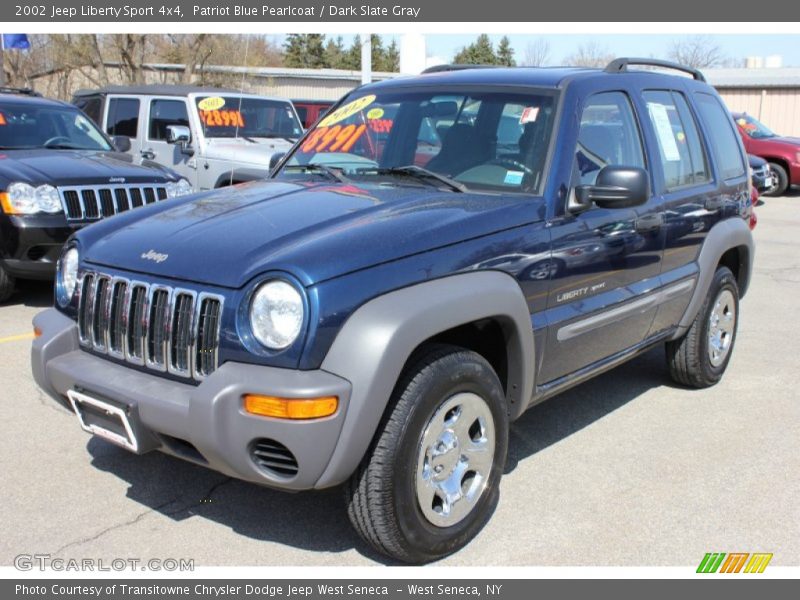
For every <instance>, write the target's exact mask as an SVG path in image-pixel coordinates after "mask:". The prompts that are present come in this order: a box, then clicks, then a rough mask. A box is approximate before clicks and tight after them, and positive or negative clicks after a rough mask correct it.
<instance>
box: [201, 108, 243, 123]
mask: <svg viewBox="0 0 800 600" xmlns="http://www.w3.org/2000/svg"><path fill="white" fill-rule="evenodd" d="M200 120H201V121H203V124H204V125H205V126H206V127H244V117H243V116H242V113H241V112H239V111H238V110H201V111H200Z"/></svg>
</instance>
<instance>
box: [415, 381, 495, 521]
mask: <svg viewBox="0 0 800 600" xmlns="http://www.w3.org/2000/svg"><path fill="white" fill-rule="evenodd" d="M495 444H496V440H495V431H494V418H493V417H492V412H491V410H490V409H489V405H488V404H487V403H486V401H485V400H484V399H483V398H481V397H480V396H478V395H477V394H474V393H471V392H462V393H459V394H455V395H454V396H451V397H450V398H448V399H447V400H445V401H444V402H443V403H442V404H441V405H440V406H439V408H437V409H436V412H434V414H433V416H432V417H431V419H430V420H429V421H428V424H427V425H426V426H425V432H424V433H423V434H422V442H421V443H420V447H419V450H418V457H417V476H416V493H417V502H418V503H419V507H420V509H421V510H422V514H423V515H425V518H426V519H427V520H428V521H429V522H430V523H432V524H433V525H436V526H437V527H450V526H452V525H455V524H456V523H458V522H460V521H461V520H463V519H464V518H465V517H466V516H467V515H469V513H470V512H471V511H472V509H473V508H475V505H476V504H477V502H478V500H479V499H480V497H481V495H482V494H483V492H484V490H485V489H486V484H487V482H488V481H489V475H490V473H491V470H492V465H493V464H494V453H495Z"/></svg>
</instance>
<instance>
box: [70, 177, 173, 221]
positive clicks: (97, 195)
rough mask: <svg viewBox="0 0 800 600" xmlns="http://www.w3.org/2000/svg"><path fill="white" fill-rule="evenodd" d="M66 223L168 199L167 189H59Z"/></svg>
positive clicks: (129, 186)
mask: <svg viewBox="0 0 800 600" xmlns="http://www.w3.org/2000/svg"><path fill="white" fill-rule="evenodd" d="M58 192H59V194H60V196H61V204H62V206H63V207H64V214H65V215H66V216H67V220H68V221H86V220H96V219H101V218H103V217H111V216H113V215H115V214H117V213H120V212H125V211H126V210H130V209H131V208H136V207H139V206H144V205H145V204H153V203H155V202H159V201H161V200H166V199H167V188H166V187H164V186H153V185H152V184H108V185H82V186H63V187H59V188H58Z"/></svg>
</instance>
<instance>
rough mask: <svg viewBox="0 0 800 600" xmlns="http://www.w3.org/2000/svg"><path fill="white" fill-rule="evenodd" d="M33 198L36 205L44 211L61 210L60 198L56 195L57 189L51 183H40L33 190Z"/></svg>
mask: <svg viewBox="0 0 800 600" xmlns="http://www.w3.org/2000/svg"><path fill="white" fill-rule="evenodd" d="M33 199H34V203H35V204H36V207H37V208H38V209H39V210H40V211H42V212H46V213H57V212H61V211H62V210H63V208H61V199H60V198H59V197H58V190H57V189H56V188H54V187H53V186H52V185H47V184H45V185H40V186H39V187H37V188H36V189H35V190H33Z"/></svg>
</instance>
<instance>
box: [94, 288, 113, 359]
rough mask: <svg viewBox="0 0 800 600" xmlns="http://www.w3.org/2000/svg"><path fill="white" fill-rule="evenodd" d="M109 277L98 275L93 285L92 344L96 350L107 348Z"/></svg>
mask: <svg viewBox="0 0 800 600" xmlns="http://www.w3.org/2000/svg"><path fill="white" fill-rule="evenodd" d="M109 285H110V279H109V278H108V277H98V278H97V282H96V283H95V287H94V309H93V311H92V312H93V314H92V344H93V345H94V347H95V348H97V349H98V350H105V349H106V348H107V343H106V336H107V335H108V321H109V318H108V299H109V293H108V288H109Z"/></svg>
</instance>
